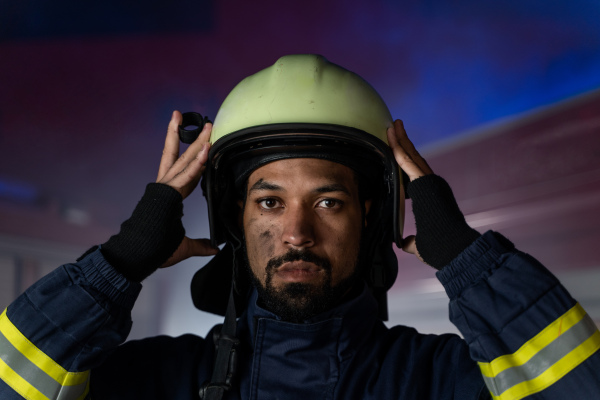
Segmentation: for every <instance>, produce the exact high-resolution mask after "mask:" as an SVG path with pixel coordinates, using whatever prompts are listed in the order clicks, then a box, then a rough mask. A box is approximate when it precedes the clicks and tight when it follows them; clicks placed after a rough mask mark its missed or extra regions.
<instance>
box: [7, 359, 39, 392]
mask: <svg viewBox="0 0 600 400" xmlns="http://www.w3.org/2000/svg"><path fill="white" fill-rule="evenodd" d="M0 378H2V380H3V381H4V382H5V383H6V384H7V385H8V386H10V387H11V388H12V389H13V390H14V391H15V392H17V393H18V394H20V395H21V396H23V397H24V398H26V399H30V400H49V399H48V397H46V396H44V395H43V394H42V393H41V392H40V391H39V390H37V389H36V388H35V387H33V386H32V385H31V384H30V383H29V382H27V381H26V380H25V379H23V378H21V376H20V375H19V374H17V373H16V372H15V371H13V370H12V368H10V367H9V366H8V365H6V363H5V362H4V361H3V360H2V359H1V358H0Z"/></svg>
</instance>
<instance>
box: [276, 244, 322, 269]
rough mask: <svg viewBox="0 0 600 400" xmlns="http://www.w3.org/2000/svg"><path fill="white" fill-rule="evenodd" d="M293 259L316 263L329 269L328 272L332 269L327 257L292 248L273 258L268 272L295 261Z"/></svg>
mask: <svg viewBox="0 0 600 400" xmlns="http://www.w3.org/2000/svg"><path fill="white" fill-rule="evenodd" d="M293 261H304V262H309V263H312V264H315V265H316V266H318V267H320V268H322V269H323V270H324V271H328V272H329V271H331V263H330V262H329V260H328V259H326V258H324V257H319V256H318V255H316V254H314V253H311V252H310V251H308V250H296V249H290V250H288V252H287V253H285V254H284V255H281V256H279V257H274V258H271V259H270V260H269V261H268V262H267V268H266V272H267V273H269V272H272V271H274V270H275V269H276V268H279V267H281V266H282V265H283V264H285V263H287V262H293Z"/></svg>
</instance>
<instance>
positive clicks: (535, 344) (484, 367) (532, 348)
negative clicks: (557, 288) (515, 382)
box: [479, 303, 586, 378]
mask: <svg viewBox="0 0 600 400" xmlns="http://www.w3.org/2000/svg"><path fill="white" fill-rule="evenodd" d="M585 315H586V312H585V310H584V309H583V307H581V306H580V305H579V303H577V304H575V306H573V308H571V309H570V310H569V311H567V312H566V313H564V314H563V315H562V316H560V317H559V318H558V319H556V321H554V322H552V323H551V324H550V325H548V326H547V327H546V328H545V329H544V330H543V331H541V332H540V333H538V334H537V335H535V336H534V337H533V338H532V339H530V340H529V341H527V342H526V343H525V344H524V345H523V346H521V347H520V348H519V350H517V351H516V352H514V353H513V354H506V355H503V356H500V357H498V358H496V359H495V360H493V361H492V362H490V363H481V362H480V363H479V368H480V369H481V373H482V374H483V375H484V376H487V377H490V378H493V377H495V376H497V375H498V374H499V373H501V372H502V371H504V370H506V369H508V368H512V367H515V366H518V365H523V364H525V363H526V362H527V361H529V359H531V357H533V356H534V355H536V354H537V353H538V351H540V350H541V349H543V348H544V347H546V346H547V345H548V344H550V343H552V341H553V340H554V339H556V338H557V337H559V336H560V335H561V334H562V333H564V332H565V331H567V330H569V328H571V327H572V326H573V325H575V324H577V323H578V322H579V321H581V319H582V318H583V317H584V316H585Z"/></svg>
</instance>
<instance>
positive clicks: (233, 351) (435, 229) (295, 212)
mask: <svg viewBox="0 0 600 400" xmlns="http://www.w3.org/2000/svg"><path fill="white" fill-rule="evenodd" d="M181 118H182V117H181V115H180V114H179V113H178V112H175V113H174V114H173V117H172V119H171V122H170V124H169V129H168V133H167V138H166V142H165V149H164V152H163V157H162V159H161V163H160V167H159V173H158V179H157V183H154V184H150V185H148V188H147V191H146V193H145V195H144V197H143V198H142V200H141V201H140V203H139V204H138V206H137V207H136V209H135V210H134V212H133V215H132V217H131V218H130V219H129V220H128V221H126V222H125V223H124V224H123V225H122V227H121V231H120V232H119V234H118V235H115V236H113V237H111V238H110V239H109V240H108V241H107V242H106V243H104V244H103V245H102V246H100V248H92V249H91V250H90V251H88V252H87V253H86V254H85V255H84V256H82V258H81V259H80V260H79V261H78V262H77V263H76V264H67V265H65V266H63V267H61V268H59V269H58V270H56V271H55V272H54V273H52V274H50V275H49V276H48V277H46V278H43V279H42V280H41V281H40V282H38V283H37V284H35V285H34V286H32V287H31V288H30V289H28V290H27V292H26V293H25V294H24V295H23V296H21V297H20V298H19V299H17V300H16V301H15V302H14V303H13V304H11V306H9V308H8V309H7V310H6V311H5V313H4V314H3V315H2V317H0V333H1V335H0V349H1V351H0V359H1V360H2V361H1V362H0V377H1V378H2V381H1V382H0V394H1V395H2V398H3V399H5V398H6V399H15V398H21V397H25V398H31V399H42V398H52V399H79V398H85V397H86V396H91V398H92V399H120V398H123V399H132V398H143V399H164V398H168V399H197V398H198V397H199V396H201V397H202V398H204V399H215V398H226V399H276V398H284V399H301V398H315V399H354V398H357V399H370V398H377V399H419V400H421V399H484V398H489V397H490V393H491V394H492V395H493V397H494V398H497V399H521V398H531V399H542V398H549V399H550V398H552V399H556V398H593V397H594V396H596V393H598V392H599V389H600V382H599V379H598V375H597V371H598V368H599V367H600V356H599V353H598V351H597V350H598V348H599V347H600V332H598V330H597V329H596V327H595V326H594V324H593V322H592V321H591V320H590V318H589V316H587V314H586V313H585V311H583V309H582V308H581V307H580V306H579V305H578V304H577V303H576V302H575V301H574V300H573V299H572V298H571V297H570V296H569V294H568V293H567V292H566V291H565V289H564V288H563V287H562V286H561V285H560V283H559V282H558V281H557V280H556V278H554V277H553V276H552V275H551V274H550V273H549V272H548V271H547V270H546V269H545V268H543V267H542V266H541V265H539V263H537V262H536V261H535V260H534V259H532V258H531V257H530V256H528V255H525V254H523V253H521V252H519V251H517V250H515V249H514V247H513V245H512V244H511V243H510V242H509V241H508V240H507V239H505V238H504V237H503V236H501V235H500V234H498V233H494V232H487V233H485V234H484V235H480V234H479V233H478V232H476V231H474V230H473V229H471V228H470V227H469V226H468V225H467V224H466V222H465V220H464V217H463V216H462V214H461V212H460V210H459V209H458V206H457V205H456V202H455V200H454V198H453V195H452V192H451V190H450V188H449V187H448V185H447V184H446V182H445V181H443V179H441V178H440V177H438V176H436V175H434V174H432V171H431V169H430V168H429V167H428V165H427V163H426V162H425V161H424V160H423V159H422V158H421V157H420V156H419V154H418V153H417V152H416V150H415V149H414V147H413V145H412V144H411V143H410V141H409V140H408V138H407V136H406V133H405V131H404V127H403V125H402V122H401V121H398V120H397V121H394V122H392V120H391V116H390V115H389V111H388V110H387V107H386V106H385V104H384V103H383V101H382V100H381V98H380V97H379V96H378V95H377V93H376V92H375V91H374V90H373V89H372V88H371V87H370V86H369V85H368V84H367V83H366V82H364V81H363V80H362V79H361V78H360V77H358V76H357V75H355V74H353V73H351V72H348V71H346V70H344V69H342V68H341V67H339V66H337V65H334V64H331V63H329V62H328V61H327V60H325V59H324V58H322V57H319V56H312V55H300V56H287V57H283V58H281V59H280V60H278V61H277V62H276V63H275V65H274V66H272V67H270V68H267V69H266V70H263V71H261V72H259V73H257V74H255V75H253V76H251V77H249V78H247V79H246V80H244V81H242V83H240V84H239V85H238V86H237V87H236V88H235V89H234V90H233V91H232V92H231V94H230V95H229V96H228V98H227V99H226V100H225V102H224V103H223V105H222V107H221V109H220V111H219V113H218V115H217V117H216V119H215V126H214V128H213V127H212V125H211V124H210V123H207V124H206V125H205V126H204V129H203V130H202V132H201V134H200V136H199V137H198V139H197V140H196V141H194V143H192V144H191V145H190V147H189V148H188V149H187V150H186V151H185V152H184V153H183V154H182V155H181V156H179V142H178V137H177V127H178V126H179V125H180V124H181ZM211 130H212V132H211ZM209 140H210V142H211V143H212V146H211V145H210V144H209ZM386 141H387V143H389V147H388V145H387V144H386ZM398 165H399V166H400V168H401V170H402V171H404V173H406V175H407V177H408V180H409V181H410V184H408V187H407V192H408V194H409V195H410V196H411V197H412V199H413V211H414V213H415V220H416V223H417V235H416V238H415V237H408V238H404V239H403V238H402V234H401V226H402V221H401V219H402V204H403V203H402V200H403V195H404V189H403V188H402V180H401V179H400V174H399V170H398ZM205 169H206V173H205V175H206V176H205V178H204V181H203V184H204V189H205V191H206V196H207V200H208V206H209V217H210V225H211V239H212V244H210V243H209V242H208V241H206V240H194V239H190V238H187V237H185V236H184V230H183V226H182V224H181V215H182V200H183V199H184V198H186V197H187V196H188V195H189V194H190V193H191V192H192V191H193V190H194V188H195V187H196V185H197V184H198V182H199V179H200V176H201V175H202V174H203V173H204V172H205V171H204V170H205ZM392 241H394V242H396V244H397V245H401V246H402V247H403V249H404V250H405V251H408V252H410V253H413V254H415V255H417V256H418V257H420V258H421V259H422V260H423V261H424V262H426V263H428V264H429V265H431V266H432V267H434V268H436V269H438V270H439V272H438V273H437V275H438V278H439V279H440V280H441V282H442V283H443V284H444V286H445V288H446V291H447V293H448V295H449V297H450V317H451V319H452V321H453V322H454V323H455V324H456V325H457V327H458V328H459V329H460V330H461V332H462V334H463V336H464V340H463V339H461V338H459V337H458V336H455V335H441V336H435V335H422V334H419V333H417V332H416V331H415V330H414V329H412V328H408V327H403V326H397V327H394V328H392V329H388V328H386V327H385V326H384V325H383V323H382V321H381V319H383V318H385V316H386V300H385V292H386V290H387V289H389V288H390V287H391V285H392V284H393V281H394V279H395V274H396V268H397V263H396V260H395V257H394V256H393V252H392V251H391V245H392ZM224 242H225V243H226V246H225V247H224V248H223V250H221V251H220V252H218V254H217V251H218V250H217V248H216V247H214V245H215V244H220V243H224ZM214 254H216V256H215V257H214V258H213V259H212V260H211V262H210V263H209V265H207V266H206V267H205V268H203V269H202V270H200V271H199V273H198V274H197V276H196V277H195V279H194V282H193V284H192V290H193V297H194V301H195V304H196V305H197V306H199V307H200V308H202V309H209V310H211V311H214V312H218V313H222V314H224V315H226V317H225V322H224V324H223V327H216V328H215V329H213V331H212V333H211V334H209V335H208V338H207V339H206V340H205V339H202V338H199V337H196V336H193V335H185V336H182V337H179V338H169V337H157V338H149V339H146V340H142V341H135V342H129V343H126V344H124V345H121V346H119V345H120V344H121V343H123V342H124V341H125V339H126V336H127V334H128V332H129V328H130V321H129V318H130V317H129V315H130V310H131V307H132V306H133V303H134V301H135V298H136V296H137V294H138V293H139V290H140V289H141V285H140V283H139V282H141V281H142V280H143V279H144V278H145V277H146V276H148V275H149V274H151V273H152V272H153V271H154V270H155V269H156V268H158V267H161V266H162V267H166V266H170V265H173V264H176V263H177V262H178V261H181V260H183V259H186V258H188V257H191V256H206V255H214ZM213 336H214V337H215V340H214V342H213V340H212V337H213ZM215 345H216V346H215ZM215 347H217V348H215ZM90 371H91V374H90Z"/></svg>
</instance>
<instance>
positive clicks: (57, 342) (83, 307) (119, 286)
mask: <svg viewBox="0 0 600 400" xmlns="http://www.w3.org/2000/svg"><path fill="white" fill-rule="evenodd" d="M140 289H141V285H140V284H139V283H135V282H131V281H128V280H127V279H126V278H124V277H123V276H122V275H121V274H119V273H118V272H117V271H116V270H115V269H114V268H113V267H112V266H111V265H110V264H108V263H107V262H106V261H105V260H104V258H103V257H102V254H101V253H100V252H99V251H95V252H92V253H90V254H88V255H87V256H86V257H85V258H83V259H82V260H81V261H79V262H78V263H76V264H67V265H64V266H62V267H60V268H58V269H56V270H55V271H53V272H52V273H50V274H48V275H47V276H45V277H44V278H42V279H41V280H40V281H38V282H37V283H36V284H34V285H33V286H31V287H30V288H29V289H27V291H26V292H25V293H23V294H22V295H21V296H20V297H19V298H18V299H17V300H15V301H14V302H13V303H12V304H11V305H10V306H9V307H8V309H7V310H6V311H5V313H4V314H3V316H2V319H1V320H0V332H1V334H2V335H1V336H0V339H1V343H0V348H1V350H2V351H1V354H2V356H1V359H2V361H1V362H0V376H1V378H2V382H0V397H2V398H3V399H11V398H20V396H19V395H17V393H19V394H20V395H21V396H23V397H29V398H35V397H30V396H35V395H39V393H42V394H44V395H45V396H46V397H48V398H51V399H52V398H56V396H57V395H58V393H60V392H61V391H63V392H65V391H67V392H72V393H79V394H81V393H83V392H84V391H85V390H86V387H87V381H88V379H89V371H90V369H92V368H94V367H96V366H98V365H100V364H101V363H102V362H103V361H104V359H105V358H106V357H107V355H108V354H109V353H110V351H111V350H113V349H114V348H116V347H117V346H118V345H119V344H121V343H122V342H124V341H125V339H126V338H127V335H128V334H129V331H130V328H131V308H132V307H133V304H134V301H135V299H136V298H137V295H138V293H139V291H140ZM73 398H77V396H76V397H73Z"/></svg>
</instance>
